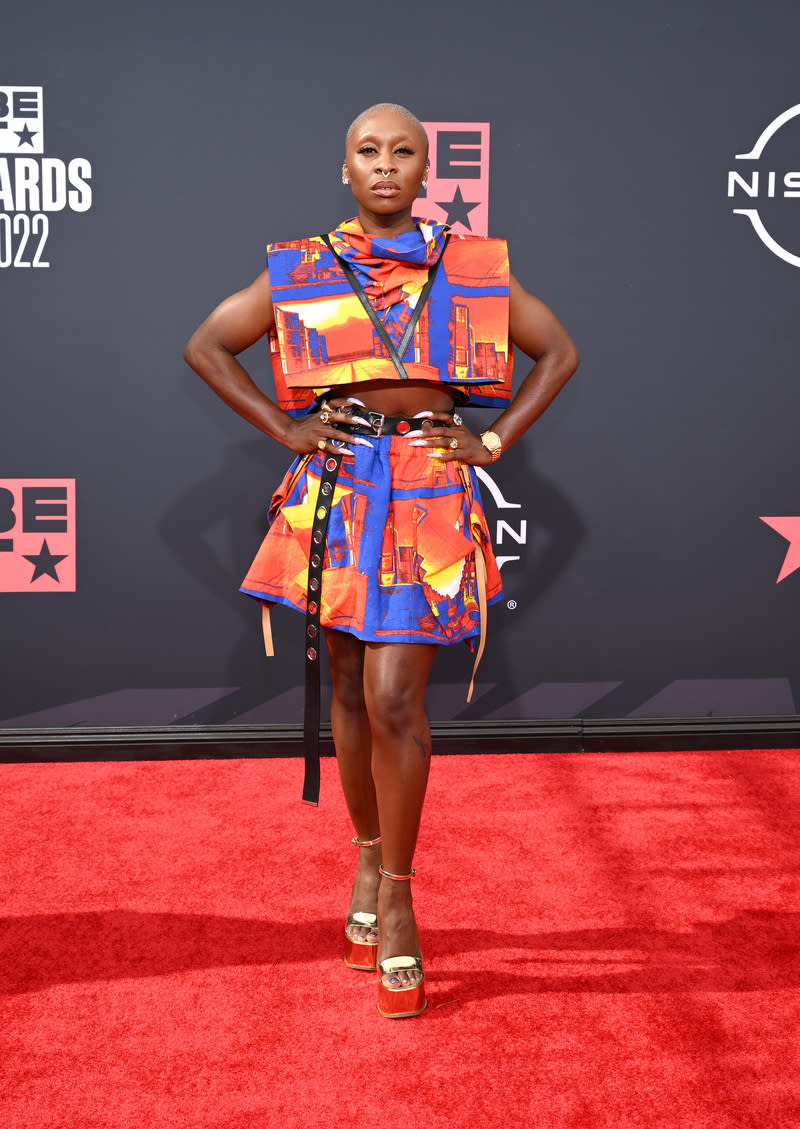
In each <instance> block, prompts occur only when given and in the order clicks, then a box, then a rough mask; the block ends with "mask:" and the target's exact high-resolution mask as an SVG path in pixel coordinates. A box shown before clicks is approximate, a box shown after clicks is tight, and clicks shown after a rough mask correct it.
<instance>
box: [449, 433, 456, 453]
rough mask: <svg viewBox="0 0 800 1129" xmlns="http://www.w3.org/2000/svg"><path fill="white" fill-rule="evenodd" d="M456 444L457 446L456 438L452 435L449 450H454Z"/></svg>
mask: <svg viewBox="0 0 800 1129" xmlns="http://www.w3.org/2000/svg"><path fill="white" fill-rule="evenodd" d="M457 446H458V440H457V439H456V437H455V436H453V438H452V439H451V440H450V450H451V451H455V449H456V447H457Z"/></svg>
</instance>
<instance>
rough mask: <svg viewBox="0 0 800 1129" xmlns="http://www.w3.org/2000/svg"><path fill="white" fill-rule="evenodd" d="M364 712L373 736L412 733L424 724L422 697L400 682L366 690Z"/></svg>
mask: <svg viewBox="0 0 800 1129" xmlns="http://www.w3.org/2000/svg"><path fill="white" fill-rule="evenodd" d="M366 708H367V713H368V715H369V722H370V726H371V727H372V730H373V732H381V731H384V732H388V733H398V732H401V733H403V732H411V731H412V730H415V729H416V727H418V726H419V724H420V722H421V721H424V720H425V696H424V692H423V693H420V691H419V688H418V687H417V686H416V685H415V684H414V683H411V682H403V681H402V680H397V681H393V682H392V683H391V684H383V685H380V686H373V687H369V688H368V690H367V694H366Z"/></svg>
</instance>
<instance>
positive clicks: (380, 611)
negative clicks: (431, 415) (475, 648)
mask: <svg viewBox="0 0 800 1129" xmlns="http://www.w3.org/2000/svg"><path fill="white" fill-rule="evenodd" d="M370 443H371V446H370V447H364V446H360V445H359V446H355V445H354V446H353V452H354V455H353V456H352V457H351V456H345V458H344V459H343V460H342V463H341V468H340V470H339V476H338V478H337V481H336V487H335V490H334V494H333V504H332V506H331V511H330V519H329V523H328V535H327V543H326V547H325V555H324V558H323V570H322V585H321V602H320V603H321V607H320V621H321V624H322V626H323V627H333V628H336V629H338V630H340V631H348V632H350V633H351V634H352V635H355V636H357V637H358V638H359V639H364V640H367V641H370V642H376V643H458V642H461V641H462V640H471V639H472V638H473V637H474V636H477V635H479V634H480V629H481V623H480V613H479V604H478V575H477V574H478V569H477V568H476V563H475V548H476V539H478V540H479V542H480V545H481V547H482V549H483V556H484V559H485V562H486V599H487V603H494V602H496V601H497V600H499V599H500V598H501V596H502V593H503V588H502V582H501V580H500V573H499V571H498V568H497V562H496V560H495V557H494V553H493V552H492V546H491V540H490V537H489V531H488V528H487V525H486V518H485V516H484V512H483V506H482V504H481V499H480V492H479V490H478V482H477V477H476V475H475V471H474V468H473V467H470V466H466V465H465V464H460V465H461V466H462V467H463V472H466V473H468V474H469V478H470V481H471V484H472V498H471V500H470V499H469V497H468V494H467V492H466V490H465V488H464V484H463V482H462V479H461V475H460V473H459V464H458V463H456V462H455V461H447V462H445V461H442V460H441V459H437V458H431V457H429V456H428V455H426V454H425V453H424V449H423V448H420V447H411V446H410V445H409V443H408V441H407V440H406V439H404V438H403V437H402V436H396V435H385V436H380V437H376V438H370ZM324 458H325V456H324V454H323V453H322V452H319V451H318V452H315V453H314V456H313V458H312V459H311V460H310V462H308V463H307V464H306V466H305V470H304V471H303V473H301V474H300V475H298V474H297V468H298V467H299V466H300V464H301V459H300V458H297V459H295V461H294V463H293V464H292V466H291V467H290V468H289V470H288V471H287V473H286V476H285V478H284V480H283V482H282V483H281V485H280V486H279V487H278V490H277V491H276V492H275V494H274V495H273V498H272V501H271V503H270V508H269V515H268V532H267V535H266V537H265V538H264V540H263V542H262V544H261V548H260V549H259V550H258V553H257V554H256V557H255V560H254V561H253V563H252V565H251V566H250V569H249V571H248V573H247V576H246V577H245V579H244V582H243V583H242V585H241V591H242V592H244V593H246V595H248V596H253V597H255V598H256V599H258V600H260V601H262V603H265V604H268V605H269V604H286V605H287V606H288V607H291V608H296V609H297V611H300V612H305V610H306V596H307V585H308V559H309V555H310V551H311V526H312V523H313V519H314V512H315V507H316V505H317V497H318V494H319V486H320V474H321V471H322V467H323V460H324Z"/></svg>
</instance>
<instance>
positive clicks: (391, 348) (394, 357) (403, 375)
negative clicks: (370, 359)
mask: <svg viewBox="0 0 800 1129" xmlns="http://www.w3.org/2000/svg"><path fill="white" fill-rule="evenodd" d="M321 238H322V239H323V241H324V242H325V244H326V246H327V247H328V250H329V251H330V252H331V254H332V255H333V256H334V257H335V258H336V261H337V263H338V264H339V266H340V267H341V268H342V270H343V271H344V275H345V278H346V279H347V281H348V282H349V283H350V285H351V286H352V288H353V290H354V291H355V294H356V297H357V298H358V300H359V302H360V303H361V305H362V306H363V307H364V309H365V310H366V311H367V314H368V315H369V319H370V321H371V322H372V324H373V325H374V326H375V329H376V330H377V332H378V336H379V337H380V339H381V341H382V342H383V344H384V346H385V348H386V352H387V353H388V354H389V359H390V360H391V362H392V364H393V365H394V367H395V369H396V370H397V375H398V376H399V377H400V379H401V380H408V373H407V372H406V370H405V366H404V365H403V360H402V358H403V357H404V356H405V353H406V349H407V348H408V343H409V341H410V340H411V336H412V334H413V332H414V330H415V329H416V327H417V322H418V321H419V319H420V315H421V313H422V311H423V309H424V308H425V303H426V302H427V301H428V295H429V294H430V292H431V287H432V286H433V282H434V279H435V278H436V272H437V271H438V270H439V265H440V263H441V261H442V258H443V256H444V252H445V249H446V247H447V241H448V239H449V238H450V232H449V231H448V233H447V234H446V235H445V237H444V244H443V246H442V254H441V255H440V256H439V258H438V259H437V260H436V262H435V263H434V265H433V266H432V267H431V268H430V269H429V271H428V281H427V282H426V283H425V285H424V286H423V288H422V290H421V292H420V295H419V298H418V299H417V304H416V306H415V307H414V310H413V313H412V314H411V318H410V320H409V322H408V325H407V326H406V328H405V331H404V333H403V336H402V339H401V341H400V345H399V347H398V346H396V345H395V343H394V341H392V339H391V337H390V336H389V334H388V332H387V330H386V326H385V325H384V324H383V322H382V321H381V319H380V317H379V316H378V312H377V310H376V309H375V307H374V306H373V305H372V302H370V300H369V298H368V297H367V295H366V294H365V293H364V290H363V287H362V286H361V283H360V282H359V281H358V279H357V278H356V275H355V271H354V270H353V268H352V267H351V266H350V264H349V263H348V261H347V260H346V259H343V258H342V256H341V255H339V254H337V253H336V251H334V249H333V244H332V243H331V240H330V236H329V235H323V236H322V237H321Z"/></svg>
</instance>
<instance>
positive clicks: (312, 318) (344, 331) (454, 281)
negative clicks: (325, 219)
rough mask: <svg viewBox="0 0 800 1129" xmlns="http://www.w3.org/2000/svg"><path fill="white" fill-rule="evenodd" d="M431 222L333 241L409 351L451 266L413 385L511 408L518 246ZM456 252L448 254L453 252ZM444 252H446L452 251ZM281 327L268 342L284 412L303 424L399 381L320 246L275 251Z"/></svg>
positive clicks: (351, 228)
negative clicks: (331, 395) (321, 408)
mask: <svg viewBox="0 0 800 1129" xmlns="http://www.w3.org/2000/svg"><path fill="white" fill-rule="evenodd" d="M446 233H447V227H446V225H444V224H440V223H437V222H435V221H433V220H419V221H418V222H417V229H416V230H415V231H410V232H404V233H403V234H402V235H399V236H395V237H393V238H392V239H380V238H378V237H377V236H370V235H368V234H366V233H365V232H364V231H363V229H362V227H361V224H360V223H359V221H358V220H357V219H355V220H348V221H347V222H346V223H342V224H340V225H339V226H338V227H337V228H336V229H335V230H334V231H332V232H331V233H330V240H331V243H332V245H333V247H334V249H335V251H336V253H337V254H339V255H341V257H342V258H343V259H345V260H346V261H347V262H348V263H349V265H350V267H351V268H352V270H353V271H354V273H355V275H356V277H357V279H358V281H359V282H360V283H361V286H362V289H363V290H364V292H365V293H366V295H367V297H368V298H369V300H370V302H371V303H372V305H373V307H374V308H375V310H376V311H377V313H378V316H379V317H380V318H381V320H382V322H383V324H384V326H385V328H386V331H387V333H388V334H389V336H390V338H391V339H392V340H393V341H394V343H395V345H399V344H400V341H401V339H402V336H403V332H404V330H405V328H406V326H407V324H408V322H409V320H410V318H411V316H412V314H413V312H414V308H415V306H416V303H417V301H418V299H419V295H420V292H421V291H422V289H423V287H424V286H425V283H426V282H427V279H428V271H429V270H430V269H431V268H432V267H433V266H434V264H435V263H437V262H438V261H439V259H441V266H440V267H439V270H438V272H437V274H436V277H435V279H434V282H433V286H432V288H431V291H430V294H429V297H428V301H427V302H426V304H425V307H424V309H423V311H422V314H421V315H420V318H419V321H418V322H417V324H416V327H415V329H414V332H413V334H412V337H411V340H410V341H409V344H408V348H407V349H406V352H405V354H404V356H403V357H402V361H403V366H404V368H405V371H406V372H407V373H408V376H409V379H412V380H428V381H431V382H433V383H441V384H447V385H449V386H451V387H452V389H453V392H454V393H455V398H456V399H457V400H458V401H459V402H460V403H467V402H470V403H471V404H475V405H478V406H486V407H492V408H498V407H503V406H504V405H505V404H506V403H507V402H508V400H509V399H510V398H511V369H512V350H511V342H510V340H509V336H508V283H509V268H508V247H507V245H506V242H505V240H503V239H488V238H485V237H484V236H478V235H457V234H454V233H450V238H449V240H447V241H446V240H445V235H446ZM445 242H446V244H447V245H446V247H445ZM443 248H444V249H443ZM267 268H268V270H269V280H270V286H271V288H272V304H273V308H274V311H275V328H274V330H273V331H272V332H271V334H270V353H271V359H272V371H273V374H274V377H275V389H276V393H277V398H278V404H279V405H280V407H281V408H283V409H284V411H287V412H289V414H290V415H293V416H299V415H303V414H305V413H306V412H307V411H308V410H309V408H310V407H311V406H312V405H313V403H314V401H315V400H316V398H317V397H318V396H319V395H322V394H323V393H325V392H329V391H331V390H332V389H336V388H337V387H341V386H344V385H348V384H359V383H363V382H366V381H372V380H399V379H401V378H400V377H399V376H398V374H397V371H396V369H395V367H394V365H393V364H392V361H391V360H390V358H389V356H388V354H387V350H386V347H385V345H384V344H383V342H382V341H381V339H380V335H379V334H378V332H377V330H376V329H375V327H374V326H373V324H372V321H371V320H370V318H369V317H368V315H367V312H366V311H365V310H364V308H363V307H362V305H361V302H360V301H359V299H358V297H357V295H356V294H355V293H354V291H353V290H352V288H351V286H350V283H349V282H348V281H347V278H346V276H345V274H344V271H343V270H342V268H341V267H340V265H339V263H338V262H337V260H336V256H335V255H334V254H332V253H331V251H330V250H329V248H328V247H327V246H326V244H325V242H324V241H323V239H322V238H321V237H320V236H311V237H310V238H308V239H297V240H293V241H291V242H289V243H270V244H268V246H267Z"/></svg>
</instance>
